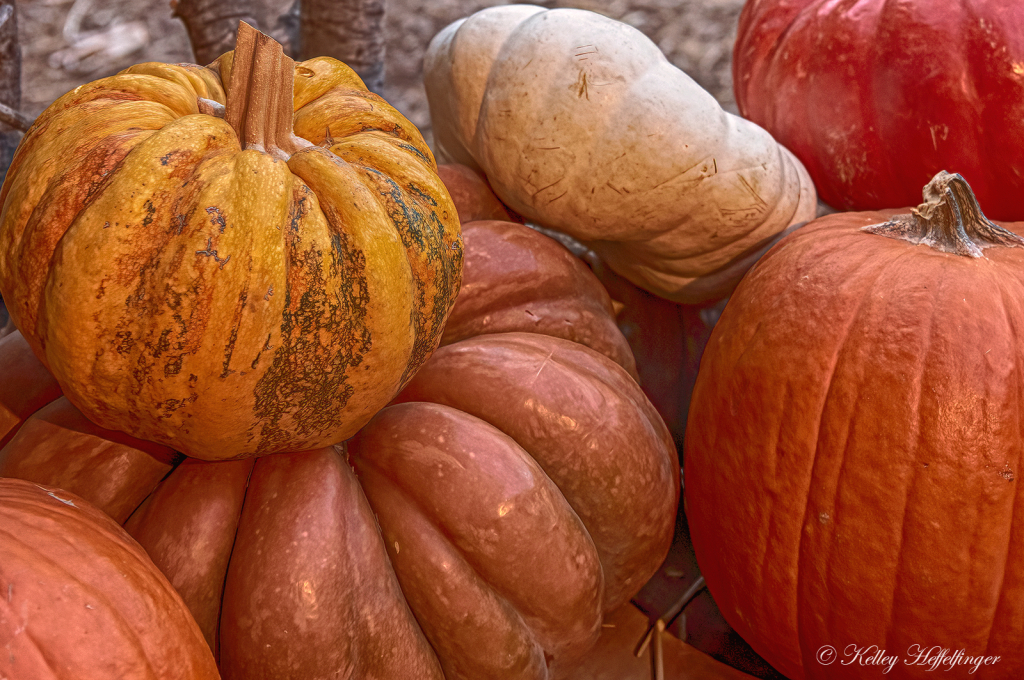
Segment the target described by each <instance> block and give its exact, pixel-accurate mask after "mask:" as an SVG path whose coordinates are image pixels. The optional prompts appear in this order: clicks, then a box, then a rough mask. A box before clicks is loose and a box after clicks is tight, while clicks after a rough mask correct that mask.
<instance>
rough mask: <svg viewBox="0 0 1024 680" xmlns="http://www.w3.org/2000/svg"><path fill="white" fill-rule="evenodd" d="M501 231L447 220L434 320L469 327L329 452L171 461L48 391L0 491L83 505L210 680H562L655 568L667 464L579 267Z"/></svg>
mask: <svg viewBox="0 0 1024 680" xmlns="http://www.w3.org/2000/svg"><path fill="white" fill-rule="evenodd" d="M504 228H505V229H506V231H507V234H506V235H505V236H504V237H503V236H502V235H501V234H500V233H499V227H498V225H496V223H493V222H478V223H471V224H467V225H465V226H464V233H465V239H466V249H467V254H466V274H465V278H464V284H463V291H464V292H465V290H466V288H467V287H468V286H473V285H474V282H475V283H476V285H479V287H480V290H479V291H477V292H476V293H475V294H474V293H472V292H470V293H466V294H465V295H464V296H463V295H461V294H460V297H459V303H458V304H456V307H455V310H453V312H452V315H451V319H450V321H451V320H459V319H462V321H459V328H461V329H464V330H465V329H469V328H471V327H472V324H470V323H469V322H468V319H467V314H468V313H467V314H464V313H463V312H462V311H460V305H461V304H463V300H466V301H471V302H472V304H473V305H474V306H473V309H474V310H477V311H474V312H473V313H474V314H480V315H483V317H481V320H479V321H478V323H477V324H476V327H477V328H481V330H480V331H477V332H471V333H469V334H468V335H465V336H463V333H462V332H461V331H460V333H459V334H458V337H452V338H451V342H450V343H449V344H446V345H445V346H443V347H441V348H440V349H438V350H437V351H436V352H435V353H434V354H433V356H432V357H431V358H430V359H429V360H428V361H427V362H426V363H425V364H424V366H423V367H422V368H421V369H420V371H419V372H418V373H417V375H416V377H414V378H413V379H412V380H411V381H410V383H409V384H408V385H407V386H406V388H405V389H404V390H403V391H402V392H401V393H400V394H399V396H398V397H397V399H396V400H395V402H396V403H394V404H393V405H391V406H389V407H387V408H385V409H384V410H382V411H381V412H380V413H378V414H377V415H376V416H375V417H374V419H373V420H371V422H370V423H369V424H368V425H366V426H365V427H364V428H362V429H361V430H360V431H359V432H358V433H357V434H356V436H355V437H353V438H352V439H350V440H349V441H348V442H347V444H346V445H345V446H344V447H327V448H321V449H314V450H310V451H305V452H294V453H282V454H273V455H267V456H264V457H260V458H258V459H252V458H250V459H240V460H233V461H221V462H204V461H199V460H196V459H191V458H189V459H185V460H184V461H180V458H179V457H176V456H175V454H174V451H173V450H171V449H169V448H167V447H164V446H162V445H160V444H153V443H149V442H145V441H141V440H132V439H129V438H127V437H126V435H123V434H120V433H116V432H112V431H110V430H104V429H102V428H100V427H98V426H96V425H93V424H92V423H90V422H89V421H88V420H87V419H86V418H84V417H83V416H82V414H81V413H80V412H79V411H78V410H77V409H75V407H74V406H73V405H72V404H71V403H70V401H69V400H68V399H66V398H61V399H58V400H57V401H54V402H52V403H50V404H49V405H47V406H46V407H45V408H43V409H41V410H40V411H38V412H37V413H35V414H34V415H33V416H32V417H31V418H29V419H28V420H27V421H26V422H25V423H24V424H23V425H21V427H20V429H19V430H18V431H17V433H16V434H15V435H14V437H13V438H12V439H11V440H10V442H9V443H8V444H7V446H6V447H4V448H3V449H2V450H0V475H7V476H13V477H19V478H25V479H31V480H34V481H40V480H49V479H59V480H60V483H61V484H62V485H63V486H64V487H65V488H70V489H72V490H76V491H78V492H80V493H82V494H83V495H86V496H88V495H89V494H96V495H98V496H101V497H102V498H100V499H98V502H99V504H100V507H101V508H103V509H104V510H106V511H107V512H110V513H111V515H112V516H113V517H114V519H115V520H117V521H118V522H122V523H124V524H125V526H126V528H127V529H128V531H129V532H130V533H131V534H132V535H133V536H134V537H135V538H136V539H137V540H138V541H139V542H140V543H141V544H142V545H143V547H145V548H146V550H147V551H148V552H149V554H150V555H151V556H152V558H153V560H154V562H155V563H156V564H157V565H158V566H159V567H160V568H161V569H162V570H163V571H164V573H166V574H167V576H168V578H169V579H170V581H171V582H172V583H173V584H174V586H175V587H176V588H177V589H178V591H179V592H180V593H181V595H182V598H183V599H184V600H185V602H186V603H187V604H188V606H189V608H190V610H191V611H192V613H193V615H194V616H195V618H196V620H197V622H198V623H199V626H200V628H201V629H202V631H203V633H204V635H205V636H206V639H207V641H208V642H209V644H210V646H211V647H212V648H213V649H214V651H215V653H216V655H217V658H218V660H219V664H220V669H221V672H222V674H223V676H224V677H225V678H254V677H259V678H268V679H271V680H273V679H277V678H307V677H322V676H323V675H326V674H327V673H334V672H337V671H338V670H339V669H341V670H342V675H344V676H348V677H360V678H364V677H365V678H416V679H417V680H419V679H423V678H441V677H448V678H481V679H484V678H486V679H496V678H537V679H543V678H559V677H564V676H565V674H566V673H567V672H568V671H569V670H570V669H571V668H573V667H574V666H575V665H576V664H577V662H578V661H579V660H580V659H581V658H583V657H584V656H585V655H586V654H587V653H588V650H589V649H590V648H591V647H592V646H593V645H594V644H595V642H596V640H597V639H598V636H599V634H600V632H601V625H602V617H603V615H604V613H605V612H606V611H610V610H612V609H614V608H616V607H618V606H620V605H622V604H623V603H625V602H627V601H628V600H629V598H630V597H631V596H632V595H633V594H634V593H636V592H637V591H638V590H639V588H640V586H641V585H643V583H644V582H645V581H646V580H647V579H648V578H649V577H650V576H651V574H653V573H654V572H655V571H656V570H657V568H658V566H659V564H661V562H662V560H663V559H664V557H665V555H666V554H667V551H668V548H669V545H670V543H671V539H672V534H673V525H674V522H675V515H676V509H677V505H678V497H679V489H680V487H679V472H680V471H679V466H678V462H677V460H676V457H675V454H674V451H673V447H672V440H671V437H670V435H669V433H668V430H667V429H666V427H665V425H664V423H663V422H662V421H661V419H660V418H659V417H658V415H657V413H656V411H655V410H654V409H653V407H652V406H651V405H650V403H649V402H648V401H647V399H646V398H645V397H644V395H643V393H642V392H641V391H640V388H639V387H638V386H637V384H636V382H635V381H634V380H633V378H632V377H631V376H630V374H629V372H628V371H627V370H626V368H624V367H622V366H620V365H619V364H617V363H616V362H615V361H613V359H611V358H609V357H608V356H607V355H606V354H604V353H602V351H603V352H607V353H608V354H611V355H612V356H613V357H615V356H617V357H619V358H620V359H622V360H625V357H628V356H629V355H628V348H627V347H626V344H625V340H624V339H623V338H622V337H621V336H619V337H618V342H617V343H615V342H612V337H613V334H614V333H616V332H617V331H616V330H615V326H614V320H613V318H612V316H611V311H610V307H611V304H610V301H609V300H608V298H607V293H603V291H601V292H602V293H603V295H604V297H603V298H600V297H598V300H597V302H595V301H594V300H587V299H586V298H587V294H588V293H587V292H586V291H587V290H590V291H591V293H593V292H594V290H595V289H594V288H589V289H588V288H587V286H588V285H590V284H593V286H596V289H597V290H600V285H599V284H597V282H596V279H593V275H592V274H590V273H589V272H588V271H586V268H585V266H584V265H582V263H580V262H578V261H576V260H575V259H574V258H572V257H571V255H568V254H567V253H566V256H565V257H564V258H561V259H560V258H557V257H553V256H552V253H550V252H545V251H544V250H543V247H541V248H538V250H537V257H536V262H542V263H544V265H543V268H540V267H537V264H536V262H531V261H530V260H529V258H528V257H527V254H528V253H529V243H531V241H532V242H534V243H539V242H544V243H545V244H546V245H547V246H548V247H551V246H555V247H557V246H556V244H554V243H553V242H550V240H549V239H547V237H545V236H542V235H540V234H538V233H537V232H535V231H533V230H531V229H529V228H527V227H525V226H522V225H519V224H513V223H505V225H504ZM478 235H479V236H480V238H477V236H478ZM498 262H501V263H510V262H520V263H524V266H527V265H529V266H532V267H534V268H533V269H528V270H527V271H528V273H529V274H530V275H531V276H535V277H537V278H545V279H546V280H548V281H551V282H553V283H552V286H550V288H551V290H554V289H555V288H556V287H557V286H556V285H555V284H559V282H562V281H564V282H569V284H567V285H561V284H559V285H561V290H562V291H563V293H562V294H563V295H564V296H566V299H565V300H563V301H562V302H557V300H554V299H553V295H552V293H551V290H549V291H544V290H543V289H541V288H535V289H531V290H536V291H539V292H545V294H547V295H548V297H543V296H540V297H539V298H538V299H537V300H535V302H536V304H535V305H528V304H527V302H528V301H527V300H524V299H523V298H522V297H519V298H516V297H515V296H513V295H508V294H507V293H508V291H509V285H510V284H509V283H508V282H510V281H515V280H521V279H522V278H523V277H522V276H519V278H518V279H517V277H516V275H515V273H514V272H511V271H509V269H508V268H507V267H506V268H505V269H502V268H500V267H492V264H491V263H498ZM489 273H493V277H494V278H493V281H492V285H489V286H488V285H484V284H485V283H486V281H487V277H488V275H489ZM584 275H587V276H590V277H591V278H590V279H587V278H586V276H584ZM588 281H589V283H587V282H588ZM581 291H582V292H581ZM488 295H490V296H492V297H493V299H494V303H493V304H485V298H486V297H487V296H488ZM500 299H505V300H507V301H508V305H509V307H510V309H511V310H512V312H506V310H503V309H501V308H500V306H499V305H498V304H497V301H498V300H500ZM573 299H576V300H578V306H579V309H578V310H575V311H574V310H573V309H572V307H571V304H570V303H571V301H572V300H573ZM601 300H603V302H601ZM468 303H469V302H467V304H468ZM598 303H600V304H603V305H605V307H604V308H603V309H604V311H603V312H602V311H601V309H602V308H601V307H600V305H599V304H598ZM527 312H529V313H527ZM602 315H603V317H602ZM470 316H471V314H470ZM488 316H489V317H490V318H492V319H494V322H493V324H491V327H490V328H488V327H487V326H488V324H487V323H486V322H484V321H483V320H482V319H483V318H484V317H488ZM514 319H518V322H513V320H514ZM499 321H500V322H501V323H500V324H499ZM499 325H500V328H499ZM571 326H577V330H576V331H571V332H568V331H567V330H566V329H567V328H570V327H571ZM490 330H493V331H494V332H488V331H490ZM559 333H561V336H559V335H558V334H559ZM565 336H568V337H571V338H572V339H566V337H565ZM574 340H575V341H574ZM582 342H588V343H592V345H593V346H594V347H597V348H598V349H600V350H601V351H597V350H595V349H591V348H590V347H588V346H586V345H584V344H581V343H582ZM2 349H3V346H2V345H0V350H2ZM3 362H4V358H3V357H2V356H0V365H4V363H3ZM378 526H379V528H378Z"/></svg>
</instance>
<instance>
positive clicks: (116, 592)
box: [0, 479, 220, 680]
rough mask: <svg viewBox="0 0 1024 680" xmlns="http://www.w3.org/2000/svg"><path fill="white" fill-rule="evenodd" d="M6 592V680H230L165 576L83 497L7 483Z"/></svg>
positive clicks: (2, 631)
mask: <svg viewBox="0 0 1024 680" xmlns="http://www.w3.org/2000/svg"><path fill="white" fill-rule="evenodd" d="M0 588H2V589H3V596H2V597H0V640H2V641H3V653H2V654H0V677H3V678H10V679H11V680H50V679H54V680H56V679H57V678H69V679H71V678H73V679H74V680H110V679H111V678H118V679H120V680H214V679H216V678H219V677H220V676H219V674H218V673H217V667H216V665H215V664H214V661H213V655H211V654H210V650H209V648H208V647H207V646H206V643H205V642H204V641H203V638H202V635H201V634H200V632H199V628H198V627H197V626H196V623H195V621H193V620H192V617H191V615H190V614H189V612H188V609H186V607H185V605H184V603H182V601H181V597H179V596H178V594H177V593H176V592H175V591H174V589H173V588H172V587H171V584H170V583H168V582H167V579H166V578H165V577H164V575H163V574H161V573H160V571H159V570H158V569H157V568H156V567H155V566H154V565H153V562H152V561H151V560H150V559H149V557H148V556H147V555H146V553H145V552H144V551H143V550H142V548H140V547H139V544H138V543H136V542H135V541H133V540H132V539H131V538H130V537H129V536H128V534H126V533H125V532H124V530H123V529H122V528H121V527H119V526H118V525H117V524H116V523H114V521H113V520H111V519H110V518H109V517H108V516H106V515H104V514H103V513H102V512H100V511H99V510H97V509H96V508H95V507H93V506H92V505H91V504H89V503H87V502H86V501H84V500H82V499H81V498H79V497H78V496H76V495H74V494H70V493H67V492H65V491H62V490H61V489H57V488H44V487H41V486H38V485H36V484H33V483H31V482H25V481H22V480H18V479H0Z"/></svg>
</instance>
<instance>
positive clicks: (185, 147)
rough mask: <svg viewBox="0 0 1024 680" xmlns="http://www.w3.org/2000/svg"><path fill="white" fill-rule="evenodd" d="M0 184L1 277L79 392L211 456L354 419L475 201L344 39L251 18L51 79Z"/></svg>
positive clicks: (111, 415) (99, 406) (140, 428)
mask: <svg viewBox="0 0 1024 680" xmlns="http://www.w3.org/2000/svg"><path fill="white" fill-rule="evenodd" d="M290 93H291V94H290ZM217 114H220V116H218V115H217ZM0 201H2V202H3V206H4V207H3V213H2V215H0V291H2V295H3V298H4V300H5V302H7V304H8V306H9V309H10V312H11V316H12V318H13V319H14V321H15V324H16V326H17V327H18V328H19V329H21V331H22V333H23V334H24V337H25V339H26V340H27V341H28V343H29V345H30V346H31V347H32V350H33V351H34V352H35V354H36V355H37V356H38V357H39V359H40V360H41V361H42V363H43V364H44V365H45V366H46V367H47V368H48V369H49V370H50V371H51V372H52V373H53V375H54V376H55V377H56V379H57V381H58V382H59V383H60V385H61V388H62V389H63V391H64V394H65V395H66V396H67V397H68V398H69V399H70V400H71V401H72V403H74V404H75V405H76V406H77V407H78V408H80V409H81V410H82V412H83V413H85V414H86V416H87V417H88V418H89V419H91V420H93V421H94V422H96V423H98V424H100V425H102V426H103V427H105V428H108V429H117V430H122V431H125V432H131V433H133V434H134V435H135V436H137V437H140V438H143V439H146V440H149V441H153V442H160V443H162V444H165V445H167V446H170V447H172V448H175V449H177V450H180V451H183V452H185V453H187V454H188V455H189V456H192V457H196V458H203V459H209V460H219V459H230V458H238V457H244V456H250V455H265V454H268V453H273V452H276V451H290V450H296V449H309V448H317V447H322V446H325V445H331V444H335V443H337V442H340V441H342V440H344V439H346V438H348V437H350V436H351V435H352V434H354V433H355V432H356V430H358V429H359V428H360V427H361V426H362V425H364V424H365V423H366V422H367V421H369V419H370V418H371V417H372V416H373V414H374V413H376V412H377V411H379V410H380V409H381V408H382V407H383V406H384V405H385V404H387V402H388V401H390V400H391V398H392V397H394V395H395V394H396V393H397V392H398V391H399V390H400V388H401V387H402V386H403V385H404V384H405V383H406V382H408V380H409V378H410V377H411V376H412V375H413V374H414V373H415V371H416V369H417V368H418V367H419V366H420V365H421V364H422V363H423V361H425V360H426V358H427V357H428V356H429V355H430V353H431V352H432V351H433V350H434V348H435V347H436V346H437V343H438V340H439V339H440V336H441V332H442V330H443V328H444V321H445V318H446V317H447V315H448V312H449V311H450V308H451V306H452V304H453V300H454V297H455V294H456V292H457V291H458V287H459V276H460V271H461V269H460V268H461V257H462V245H461V240H460V235H459V223H458V219H457V216H456V213H455V210H454V206H453V205H452V203H451V201H450V198H449V196H448V193H447V191H446V190H445V188H444V185H443V184H442V182H441V180H440V179H439V178H438V176H437V174H436V172H435V163H434V160H433V157H432V156H431V154H430V151H429V149H428V148H427V147H426V145H425V143H424V142H423V139H422V137H421V136H420V134H419V132H418V131H417V130H416V129H415V127H413V126H412V125H411V124H410V123H409V122H408V121H407V120H406V119H405V118H404V117H402V116H401V114H399V113H398V112H397V111H395V110H394V109H393V108H392V107H390V106H389V105H388V104H387V103H386V102H384V101H383V100H382V99H380V98H379V97H378V96H376V95H374V94H371V93H369V92H367V91H366V89H365V88H364V87H363V85H362V83H361V82H360V80H359V78H358V77H357V76H356V75H355V74H354V73H353V72H352V70H351V69H349V68H348V67H347V66H345V65H344V64H342V63H341V62H338V61H335V60H333V59H328V58H318V59H312V60H309V61H306V62H302V63H299V64H295V65H293V64H292V62H291V60H290V59H288V58H287V57H285V56H283V55H282V54H281V47H280V45H279V44H277V43H275V42H273V41H272V40H270V39H269V38H267V37H266V36H264V35H263V34H260V33H258V32H256V31H254V30H253V29H251V28H248V27H247V26H245V25H244V24H243V27H242V29H240V33H239V45H238V48H237V49H236V50H235V51H234V52H229V53H227V54H225V55H224V56H222V57H221V58H220V59H218V60H217V61H216V62H215V63H214V64H212V65H211V66H210V67H207V68H200V67H198V66H192V65H167V64H156V63H150V64H141V65H138V66H133V67H131V68H129V69H127V70H125V71H123V72H121V73H120V74H118V75H116V76H112V77H110V78H104V79H101V80H98V81H95V82H93V83H89V84H87V85H83V86H81V87H78V88H76V89H75V90H73V91H71V92H69V93H68V94H66V95H64V96H63V97H61V98H60V99H58V100H57V101H56V102H54V103H53V104H52V105H51V106H50V107H49V108H48V109H47V110H46V111H44V112H43V113H42V115H41V116H40V117H39V118H38V119H37V120H36V122H35V124H34V125H33V126H32V128H31V129H30V130H29V131H28V133H27V134H26V136H25V139H24V140H23V142H22V144H21V146H20V148H19V150H18V153H17V156H16V158H15V159H14V162H13V164H12V165H11V169H10V171H9V173H8V175H7V179H6V182H5V184H4V185H3V189H2V191H0Z"/></svg>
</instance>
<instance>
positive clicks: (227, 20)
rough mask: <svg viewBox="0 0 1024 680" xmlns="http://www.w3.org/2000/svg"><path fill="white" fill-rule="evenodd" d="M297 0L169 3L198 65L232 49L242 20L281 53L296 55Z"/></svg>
mask: <svg viewBox="0 0 1024 680" xmlns="http://www.w3.org/2000/svg"><path fill="white" fill-rule="evenodd" d="M299 2H300V0H171V9H172V10H173V11H174V15H175V16H177V17H179V18H180V19H181V20H182V22H183V23H184V24H185V28H186V29H187V30H188V37H189V40H190V41H191V42H192V52H193V53H194V54H195V58H196V63H197V64H209V63H211V62H212V61H214V60H215V59H216V58H217V57H219V56H220V55H222V54H224V53H225V52H230V51H231V50H233V49H235V34H236V33H237V31H238V22H239V21H244V22H245V23H247V24H249V25H250V26H252V27H254V28H257V29H259V30H261V31H263V32H264V33H266V34H267V35H269V36H270V37H272V38H273V39H274V40H276V41H277V42H279V43H281V46H282V47H283V48H284V53H285V54H287V55H289V56H292V57H294V56H295V55H296V54H298V52H299Z"/></svg>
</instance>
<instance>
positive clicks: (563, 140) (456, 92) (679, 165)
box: [424, 5, 816, 303]
mask: <svg viewBox="0 0 1024 680" xmlns="http://www.w3.org/2000/svg"><path fill="white" fill-rule="evenodd" d="M424 78H425V84H426V91H427V98H428V102H429V105H430V114H431V118H432V120H433V124H434V135H435V140H436V144H437V147H438V149H439V155H440V156H442V157H444V158H445V159H447V160H451V161H454V162H458V163H462V164H465V165H468V166H470V167H473V168H480V169H482V170H483V172H484V174H486V176H487V180H488V181H489V182H490V184H491V186H492V187H493V189H494V191H495V193H496V194H497V195H498V197H499V198H500V199H501V200H502V201H503V202H504V203H506V204H507V205H508V206H509V207H510V208H511V209H512V210H514V211H516V212H517V213H519V214H520V215H522V216H523V217H524V218H526V219H527V220H530V221H533V222H536V223H538V224H540V225H543V226H545V227H548V228H550V229H554V230H557V231H560V232H564V233H566V234H569V235H570V236H573V237H574V238H576V239H578V240H579V241H581V242H583V243H584V244H585V245H587V246H588V247H590V248H592V249H593V250H594V251H595V252H596V253H597V254H598V255H600V256H601V258H602V259H604V260H605V261H606V262H607V263H608V265H609V266H610V267H611V268H612V269H613V270H614V271H616V272H617V273H619V274H621V275H622V276H624V277H625V278H627V279H628V280H630V281H631V282H633V283H634V284H636V285H637V286H639V287H641V288H643V289H645V290H648V291H650V292H652V293H655V294H657V295H659V296H661V297H664V298H667V299H670V300H673V301H677V302H687V303H697V302H702V301H706V300H714V299H719V298H721V297H725V296H726V295H728V293H729V291H730V290H732V288H733V287H734V286H735V285H736V282H737V281H738V280H739V279H740V277H741V276H742V275H743V273H744V272H745V271H746V269H747V268H749V267H750V265H751V264H752V263H753V262H754V261H755V260H756V258H757V257H758V256H759V255H760V254H761V253H762V252H764V251H765V250H766V249H767V248H768V246H770V244H771V243H773V242H774V241H775V240H776V239H778V238H779V236H780V234H782V233H783V232H784V231H785V230H786V229H787V228H788V227H790V226H791V225H794V224H798V223H802V222H805V221H807V220H809V219H811V218H812V217H813V216H814V212H815V205H816V199H815V192H814V187H813V185H812V183H811V181H810V178H809V176H808V175H807V173H806V171H805V170H804V169H803V166H802V165H801V164H800V163H799V161H797V160H796V159H795V158H794V157H793V156H792V154H790V153H789V152H788V151H787V150H786V149H784V148H783V147H781V146H779V145H778V144H776V143H775V141H774V140H773V139H772V138H771V136H770V135H769V134H767V133H766V132H765V131H764V130H762V129H760V128H758V127H757V126H756V125H753V124H751V123H750V122H748V121H745V120H743V119H741V118H738V117H736V116H733V115H731V114H729V113H726V112H725V111H723V110H722V108H721V107H720V106H719V105H718V103H717V102H716V101H715V100H714V98H713V97H712V96H711V95H710V94H708V93H707V92H706V91H704V90H703V89H702V88H701V87H700V86H698V85H697V84H696V83H695V82H693V80H691V79H690V78H689V76H687V75H686V74H684V73H683V72H682V71H680V70H678V69H677V68H675V67H674V66H672V65H671V64H669V62H668V61H667V60H666V59H665V56H664V55H663V54H662V53H661V51H660V50H658V48H657V47H656V46H655V45H654V43H652V42H651V41H650V40H649V39H648V38H647V37H645V36H644V35H643V34H642V33H640V32H639V31H637V30H636V29H633V28H631V27H630V26H627V25H625V24H622V23H619V22H616V21H614V20H612V19H608V18H606V17H603V16H601V15H599V14H596V13H593V12H588V11H585V10H576V9H554V10H544V9H543V8H540V7H536V6H531V5H513V6H503V7H493V8H488V9H485V10H482V11H480V12H477V13H476V14H473V15H472V16H470V17H469V18H466V19H462V20H460V21H457V22H455V23H453V24H451V25H450V26H448V27H447V28H445V29H444V30H443V31H441V32H440V33H439V34H438V35H437V36H436V37H435V38H434V39H433V40H432V41H431V43H430V46H429V48H428V50H427V54H426V56H425V61H424Z"/></svg>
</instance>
